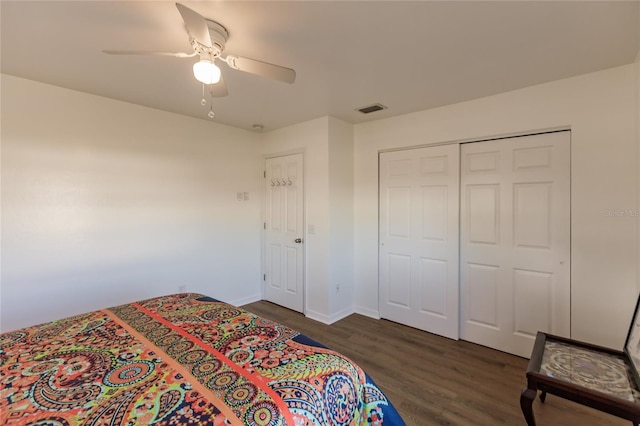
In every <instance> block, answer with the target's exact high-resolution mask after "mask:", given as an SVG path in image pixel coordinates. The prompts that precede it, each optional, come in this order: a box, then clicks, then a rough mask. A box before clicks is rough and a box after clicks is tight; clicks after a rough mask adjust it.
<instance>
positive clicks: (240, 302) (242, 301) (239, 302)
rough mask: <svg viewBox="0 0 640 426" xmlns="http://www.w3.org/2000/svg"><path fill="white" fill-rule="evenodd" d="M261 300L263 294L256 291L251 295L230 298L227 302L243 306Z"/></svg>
mask: <svg viewBox="0 0 640 426" xmlns="http://www.w3.org/2000/svg"><path fill="white" fill-rule="evenodd" d="M260 300H262V296H260V293H256V294H252V295H251V296H247V297H243V298H242V299H234V300H230V301H228V302H227V303H228V304H230V305H233V306H242V305H247V304H249V303H253V302H259V301H260Z"/></svg>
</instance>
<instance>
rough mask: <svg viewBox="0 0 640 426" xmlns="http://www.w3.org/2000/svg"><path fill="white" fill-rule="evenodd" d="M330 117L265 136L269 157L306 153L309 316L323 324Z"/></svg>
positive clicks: (326, 301)
mask: <svg viewBox="0 0 640 426" xmlns="http://www.w3.org/2000/svg"><path fill="white" fill-rule="evenodd" d="M328 121H329V118H328V117H323V118H318V119H315V120H311V121H306V122H304V123H299V124H295V125H293V126H288V127H284V128H282V129H278V130H273V131H271V132H269V133H266V134H264V141H263V146H262V153H263V155H264V156H265V157H273V156H277V155H283V154H290V153H292V152H303V154H304V180H305V182H304V185H305V187H304V191H305V206H304V209H305V212H304V221H305V227H308V225H313V226H314V227H315V233H314V234H308V233H306V235H305V236H304V244H305V246H304V248H305V262H306V264H305V314H306V315H307V316H309V317H311V318H315V319H317V320H320V321H325V322H326V319H327V313H328V312H329V294H328V290H327V286H328V282H329V268H328V266H329V202H328V200H329V170H328V162H329V148H328V134H329V127H328Z"/></svg>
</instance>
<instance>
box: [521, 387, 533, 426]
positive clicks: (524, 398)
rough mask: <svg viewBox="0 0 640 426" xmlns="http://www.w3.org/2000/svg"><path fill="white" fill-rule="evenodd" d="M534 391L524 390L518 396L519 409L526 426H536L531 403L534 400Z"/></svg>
mask: <svg viewBox="0 0 640 426" xmlns="http://www.w3.org/2000/svg"><path fill="white" fill-rule="evenodd" d="M536 393H537V392H536V390H535V389H530V388H524V389H523V390H522V393H521V394H520V408H521V409H522V414H523V415H524V419H525V420H526V421H527V425H528V426H536V419H535V417H533V401H534V400H535V399H536Z"/></svg>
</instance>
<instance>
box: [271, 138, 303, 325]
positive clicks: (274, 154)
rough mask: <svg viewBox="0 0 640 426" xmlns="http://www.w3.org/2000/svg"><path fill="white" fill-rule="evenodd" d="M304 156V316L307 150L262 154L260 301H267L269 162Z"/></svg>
mask: <svg viewBox="0 0 640 426" xmlns="http://www.w3.org/2000/svg"><path fill="white" fill-rule="evenodd" d="M295 154H301V155H302V178H303V184H302V192H303V197H302V230H303V231H302V238H303V244H302V267H303V271H302V314H303V315H306V313H307V247H306V245H307V155H306V149H292V150H286V151H277V152H272V153H269V154H262V159H261V161H260V163H261V164H260V176H262V177H261V178H260V182H261V184H260V188H261V189H260V193H261V208H260V277H259V279H260V299H261V300H265V285H266V280H265V279H264V276H265V274H266V271H267V246H266V245H267V238H266V233H267V230H266V227H265V224H266V221H267V191H266V179H267V176H266V173H267V160H269V159H272V158H278V157H286V156H288V155H295Z"/></svg>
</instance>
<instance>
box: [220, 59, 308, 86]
mask: <svg viewBox="0 0 640 426" xmlns="http://www.w3.org/2000/svg"><path fill="white" fill-rule="evenodd" d="M224 61H225V62H226V63H227V64H228V65H229V66H230V67H231V68H233V69H235V70H240V71H244V72H248V73H250V74H255V75H259V76H261V77H265V78H270V79H272V80H278V81H282V82H284V83H289V84H291V83H293V82H294V81H295V80H296V72H295V71H294V70H292V69H291V68H285V67H281V66H279V65H274V64H269V63H267V62H262V61H257V60H255V59H248V58H241V57H240V56H232V55H229V56H227V57H226V58H225V59H224Z"/></svg>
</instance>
